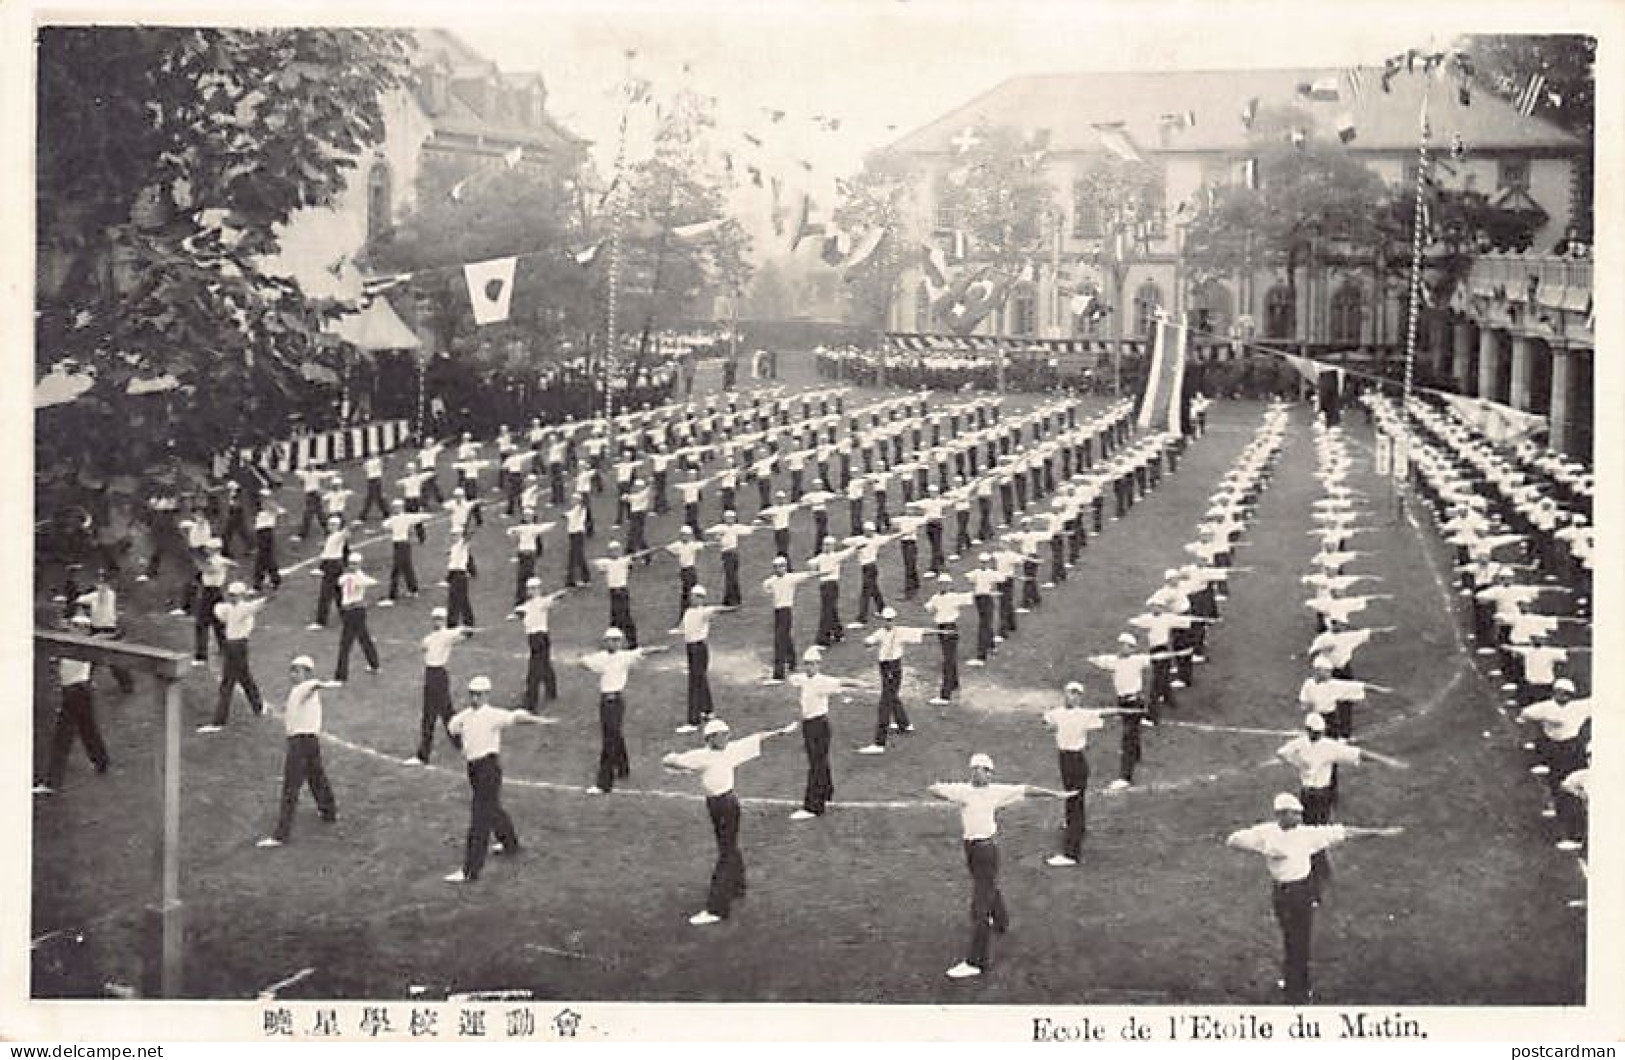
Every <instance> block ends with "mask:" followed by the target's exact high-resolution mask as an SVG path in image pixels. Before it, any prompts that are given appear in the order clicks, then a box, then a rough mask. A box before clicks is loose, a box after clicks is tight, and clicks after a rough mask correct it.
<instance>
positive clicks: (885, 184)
mask: <svg viewBox="0 0 1625 1060" xmlns="http://www.w3.org/2000/svg"><path fill="white" fill-rule="evenodd" d="M914 190H915V188H914V178H913V176H912V174H911V171H910V169H909V167H908V165H907V164H906V163H905V162H904V160H903V159H901V158H899V157H898V156H896V155H891V154H887V153H885V152H875V153H873V154H870V155H869V156H867V157H866V158H865V159H864V160H863V166H862V168H861V169H859V170H858V172H857V173H855V174H853V175H852V176H851V177H849V178H846V179H844V180H842V181H840V183H839V187H838V191H839V196H840V201H839V203H838V204H837V206H836V208H835V211H834V214H833V217H834V221H835V223H836V225H838V226H839V227H840V228H841V230H843V231H845V232H847V233H848V234H849V235H850V237H851V239H852V241H853V243H854V244H858V243H861V242H862V241H863V239H864V238H865V237H866V236H868V235H869V234H870V233H872V232H874V231H875V230H877V229H878V230H881V231H883V232H884V233H885V235H884V236H883V237H882V238H881V241H880V243H879V245H878V246H876V247H875V249H874V252H873V253H872V254H871V255H870V256H869V257H868V259H867V260H865V261H863V262H862V263H860V264H858V265H856V266H854V267H852V268H851V269H849V270H848V271H847V273H846V281H847V304H848V305H849V306H850V307H851V311H852V317H853V322H854V323H856V324H859V325H860V326H863V327H867V328H873V329H874V330H875V331H876V332H883V331H885V330H886V323H887V319H888V318H889V316H890V313H891V307H892V304H893V303H894V302H895V301H896V300H897V298H898V296H899V295H900V294H901V293H902V292H901V285H902V280H903V276H904V275H905V274H906V273H907V271H908V268H909V266H910V265H911V264H913V262H914V261H915V260H917V256H918V241H917V240H916V239H913V238H911V231H910V226H909V200H910V197H911V196H912V195H913V193H914ZM911 252H912V253H911Z"/></svg>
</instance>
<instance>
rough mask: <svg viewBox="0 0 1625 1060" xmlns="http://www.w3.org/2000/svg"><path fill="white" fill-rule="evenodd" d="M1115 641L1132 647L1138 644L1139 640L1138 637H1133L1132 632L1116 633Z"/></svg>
mask: <svg viewBox="0 0 1625 1060" xmlns="http://www.w3.org/2000/svg"><path fill="white" fill-rule="evenodd" d="M1117 643H1119V644H1127V645H1128V646H1129V647H1133V646H1135V645H1136V644H1139V643H1140V642H1139V640H1138V639H1136V638H1135V636H1134V634H1132V633H1119V634H1118V635H1117Z"/></svg>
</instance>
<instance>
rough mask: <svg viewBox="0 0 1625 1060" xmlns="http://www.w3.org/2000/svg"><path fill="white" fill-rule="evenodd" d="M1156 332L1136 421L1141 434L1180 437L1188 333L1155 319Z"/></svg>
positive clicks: (1162, 320)
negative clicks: (1155, 433) (1152, 433)
mask: <svg viewBox="0 0 1625 1060" xmlns="http://www.w3.org/2000/svg"><path fill="white" fill-rule="evenodd" d="M1156 328H1157V330H1156V337H1155V339H1154V341H1153V342H1152V347H1151V367H1150V370H1149V371H1147V372H1146V376H1145V389H1144V390H1143V391H1142V393H1141V396H1140V411H1139V415H1138V416H1137V417H1136V419H1137V422H1138V423H1139V426H1140V429H1141V430H1142V431H1143V430H1147V429H1150V430H1155V431H1168V432H1170V433H1173V434H1182V433H1183V432H1184V424H1183V422H1182V421H1183V418H1184V417H1183V416H1182V415H1181V411H1182V410H1183V408H1184V389H1185V349H1186V343H1187V329H1185V328H1182V327H1176V326H1174V325H1172V324H1170V323H1169V322H1168V320H1167V318H1166V317H1159V318H1158V319H1157V323H1156Z"/></svg>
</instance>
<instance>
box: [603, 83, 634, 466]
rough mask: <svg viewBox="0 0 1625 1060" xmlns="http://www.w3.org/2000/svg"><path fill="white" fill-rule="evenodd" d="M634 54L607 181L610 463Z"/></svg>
mask: <svg viewBox="0 0 1625 1060" xmlns="http://www.w3.org/2000/svg"><path fill="white" fill-rule="evenodd" d="M636 55H637V53H636V52H631V51H629V52H627V53H626V81H625V84H624V90H623V99H622V100H621V125H620V131H619V133H618V134H617V136H616V140H615V167H614V172H613V176H612V177H611V178H610V185H609V195H610V212H609V291H608V297H607V298H606V299H605V300H606V302H607V303H608V309H609V319H608V320H607V321H606V322H605V326H604V420H605V425H604V430H605V433H606V436H607V438H608V442H607V444H606V452H607V454H608V456H609V458H610V459H611V460H615V459H617V458H618V457H619V455H620V454H619V452H618V451H617V450H616V448H615V391H614V388H613V386H612V383H613V379H612V378H611V373H612V369H613V358H614V356H615V349H616V345H617V341H618V336H617V335H616V309H617V303H618V301H619V294H620V283H621V231H622V228H623V226H624V220H625V202H626V197H625V188H624V187H622V185H623V184H624V183H625V180H624V179H623V178H624V176H625V172H626V127H627V122H628V121H629V119H630V118H631V114H632V94H633V86H632V59H633V58H634V57H635V56H636Z"/></svg>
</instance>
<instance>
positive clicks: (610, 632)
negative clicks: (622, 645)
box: [604, 626, 626, 640]
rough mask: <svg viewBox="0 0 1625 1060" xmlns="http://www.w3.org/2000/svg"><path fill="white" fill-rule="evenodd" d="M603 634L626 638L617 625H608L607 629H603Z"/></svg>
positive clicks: (620, 638)
mask: <svg viewBox="0 0 1625 1060" xmlns="http://www.w3.org/2000/svg"><path fill="white" fill-rule="evenodd" d="M604 636H605V637H614V638H615V639H616V640H625V639H626V634H625V633H622V632H621V630H620V627H618V626H610V627H609V628H608V629H606V630H604Z"/></svg>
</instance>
